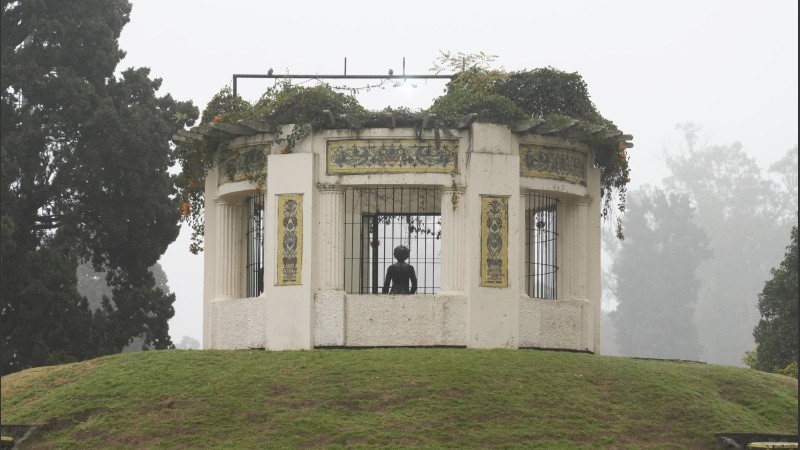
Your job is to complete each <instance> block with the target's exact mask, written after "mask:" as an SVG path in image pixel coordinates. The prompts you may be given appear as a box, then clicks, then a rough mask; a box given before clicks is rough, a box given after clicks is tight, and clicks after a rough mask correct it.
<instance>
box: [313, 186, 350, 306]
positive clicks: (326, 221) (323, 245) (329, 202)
mask: <svg viewBox="0 0 800 450" xmlns="http://www.w3.org/2000/svg"><path fill="white" fill-rule="evenodd" d="M318 187H319V191H320V209H319V212H320V214H319V217H320V219H319V220H320V239H321V241H320V260H319V267H320V284H321V285H320V287H321V288H322V289H333V290H342V289H344V273H343V266H342V263H343V259H344V255H343V254H342V229H343V228H342V227H343V222H344V218H343V217H342V216H341V209H342V195H343V194H342V191H341V190H340V189H337V187H336V186H334V185H327V184H326V185H318Z"/></svg>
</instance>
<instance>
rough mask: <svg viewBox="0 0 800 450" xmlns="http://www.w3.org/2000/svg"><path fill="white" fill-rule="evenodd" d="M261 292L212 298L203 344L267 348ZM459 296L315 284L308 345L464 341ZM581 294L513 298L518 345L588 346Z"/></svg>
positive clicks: (587, 312) (590, 336)
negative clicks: (330, 287)
mask: <svg viewBox="0 0 800 450" xmlns="http://www.w3.org/2000/svg"><path fill="white" fill-rule="evenodd" d="M268 306H269V305H268V299H267V298H266V297H254V298H240V299H224V300H215V301H214V302H212V304H211V314H212V321H211V323H212V324H213V329H212V333H211V334H212V338H211V343H210V345H209V348H216V349H242V348H271V346H270V345H269V344H270V343H269V342H267V337H266V336H267V326H268V320H267V311H268ZM467 310H468V302H467V297H465V296H463V295H356V294H345V292H344V291H329V290H322V291H318V292H317V293H316V295H315V296H314V311H313V332H312V334H313V337H314V340H313V347H399V346H426V347H427V346H466V345H467ZM592 317H593V311H592V305H591V304H590V303H589V302H588V301H586V300H542V299H536V298H530V297H528V296H527V295H522V296H521V297H520V303H519V346H520V347H534V348H552V349H563V350H579V351H591V352H594V351H595V348H594V345H593V344H594V330H593V326H592V324H593V321H592V320H591V318H592Z"/></svg>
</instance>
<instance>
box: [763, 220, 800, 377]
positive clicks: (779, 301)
mask: <svg viewBox="0 0 800 450" xmlns="http://www.w3.org/2000/svg"><path fill="white" fill-rule="evenodd" d="M797 263H798V262H797V227H794V228H792V232H791V243H790V244H789V246H788V247H786V255H785V257H784V259H783V261H782V262H781V264H780V266H778V267H777V268H773V269H772V271H771V272H772V278H771V279H770V280H768V281H767V282H766V283H765V284H764V290H762V291H761V294H759V296H758V310H759V311H761V321H760V322H759V323H758V325H757V326H756V328H755V330H754V331H753V337H755V340H756V346H757V347H756V368H757V369H759V370H763V371H766V372H774V371H775V370H778V369H783V368H785V367H786V366H788V365H789V363H791V362H795V363H796V362H797V345H798V343H797V339H798V336H797V319H798V317H797V295H798V291H797V275H798V274H797ZM795 377H797V374H796V373H795Z"/></svg>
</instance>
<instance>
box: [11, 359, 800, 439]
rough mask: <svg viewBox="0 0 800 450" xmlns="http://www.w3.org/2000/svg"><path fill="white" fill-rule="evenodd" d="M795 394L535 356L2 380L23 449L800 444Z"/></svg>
mask: <svg viewBox="0 0 800 450" xmlns="http://www.w3.org/2000/svg"><path fill="white" fill-rule="evenodd" d="M797 406H798V403H797V380H795V379H793V378H789V377H785V376H781V375H773V374H766V373H760V372H755V371H752V370H746V369H737V368H732V367H722V366H714V365H706V364H699V363H688V362H674V361H652V360H638V359H629V358H616V357H601V356H594V355H589V354H581V353H566V352H549V351H533V350H518V351H508V350H463V349H374V350H316V351H297V352H266V351H179V350H173V351H157V352H143V353H126V354H121V355H114V356H110V357H104V358H99V359H95V360H92V361H86V362H82V363H76V364H68V365H63V366H54V367H43V368H37V369H31V370H26V371H23V372H20V373H16V374H12V375H9V376H6V377H3V378H2V412H3V414H2V423H3V424H19V423H24V424H40V425H41V426H40V427H39V428H38V429H37V431H36V432H35V433H34V434H33V436H32V437H31V438H29V439H28V440H27V441H26V442H25V443H24V444H27V445H26V447H28V448H52V447H56V448H87V447H89V448H142V447H147V448H176V447H177V448H198V447H231V448H262V447H276V448H285V447H343V446H357V445H366V446H425V447H460V448H465V447H467V448H472V447H495V446H524V447H528V448H530V447H543V448H581V447H585V448H598V447H606V448H609V447H610V448H616V447H650V446H655V447H662V446H666V447H671V448H674V447H678V448H681V447H685V448H712V447H713V445H714V433H715V432H723V431H724V432H734V431H741V432H745V431H746V432H764V433H788V434H796V433H797V419H798V417H797Z"/></svg>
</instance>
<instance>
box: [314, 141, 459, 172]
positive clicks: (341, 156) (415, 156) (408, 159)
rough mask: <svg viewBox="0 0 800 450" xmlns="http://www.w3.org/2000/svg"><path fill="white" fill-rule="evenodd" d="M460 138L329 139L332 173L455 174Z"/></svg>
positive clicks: (328, 152) (328, 154) (328, 153)
mask: <svg viewBox="0 0 800 450" xmlns="http://www.w3.org/2000/svg"><path fill="white" fill-rule="evenodd" d="M457 162H458V139H442V140H440V141H439V148H436V141H435V140H434V139H424V140H419V139H344V140H331V141H328V146H327V170H328V174H329V175H335V174H350V175H353V174H364V173H455V172H456V170H457V167H458V163H457Z"/></svg>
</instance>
